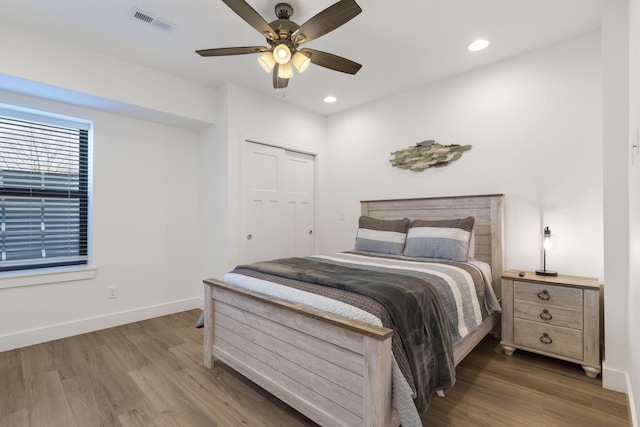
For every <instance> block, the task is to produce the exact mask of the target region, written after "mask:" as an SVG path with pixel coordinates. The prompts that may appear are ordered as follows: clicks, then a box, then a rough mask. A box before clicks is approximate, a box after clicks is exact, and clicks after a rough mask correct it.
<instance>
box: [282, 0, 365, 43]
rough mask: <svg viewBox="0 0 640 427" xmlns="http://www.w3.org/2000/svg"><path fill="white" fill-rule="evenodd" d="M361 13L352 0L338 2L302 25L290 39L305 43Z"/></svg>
mask: <svg viewBox="0 0 640 427" xmlns="http://www.w3.org/2000/svg"><path fill="white" fill-rule="evenodd" d="M360 12H362V9H360V6H358V4H357V3H356V2H355V1H354V0H340V1H339V2H338V3H335V4H333V5H331V6H329V7H328V8H326V9H325V10H323V11H322V12H320V13H318V14H317V15H315V16H313V17H311V19H309V20H308V21H307V22H305V23H304V24H302V25H301V26H300V28H298V31H296V33H295V34H294V35H293V37H292V39H293V40H294V41H295V42H296V43H298V44H302V43H306V42H308V41H311V40H313V39H317V38H318V37H320V36H323V35H325V34H327V33H328V32H330V31H333V30H335V29H336V28H338V27H339V26H341V25H343V24H345V23H347V22H349V21H350V20H352V19H353V18H355V17H356V16H358V14H359V13H360Z"/></svg>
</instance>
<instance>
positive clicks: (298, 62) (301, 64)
mask: <svg viewBox="0 0 640 427" xmlns="http://www.w3.org/2000/svg"><path fill="white" fill-rule="evenodd" d="M291 62H293V65H295V66H296V69H297V70H298V71H299V72H301V73H304V70H306V69H307V68H309V64H311V58H309V57H308V56H307V55H305V54H304V53H302V52H296V53H294V54H293V59H292V60H291Z"/></svg>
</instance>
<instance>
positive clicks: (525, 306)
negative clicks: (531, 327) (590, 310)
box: [514, 301, 583, 330]
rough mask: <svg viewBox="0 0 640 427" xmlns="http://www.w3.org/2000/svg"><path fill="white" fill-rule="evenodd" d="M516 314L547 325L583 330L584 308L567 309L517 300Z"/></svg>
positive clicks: (518, 316)
mask: <svg viewBox="0 0 640 427" xmlns="http://www.w3.org/2000/svg"><path fill="white" fill-rule="evenodd" d="M514 316H515V317H516V318H519V319H524V320H531V321H533V322H540V323H544V324H547V325H554V326H564V327H567V328H573V329H580V330H582V317H583V316H582V310H567V309H564V308H560V307H555V306H545V305H541V304H538V303H531V302H524V301H515V303H514Z"/></svg>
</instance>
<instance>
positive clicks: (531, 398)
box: [0, 310, 630, 427]
mask: <svg viewBox="0 0 640 427" xmlns="http://www.w3.org/2000/svg"><path fill="white" fill-rule="evenodd" d="M199 314H200V311H199V310H191V311H187V312H184V313H178V314H175V315H171V316H165V317H160V318H156V319H151V320H146V321H143V322H137V323H132V324H130V325H125V326H120V327H117V328H112V329H107V330H103V331H98V332H93V333H90V334H85V335H79V336H76V337H71V338H66V339H62V340H58V341H52V342H49V343H44V344H39V345H35V346H31V347H25V348H21V349H17V350H12V351H7V352H4V353H0V426H3V427H9V426H17V427H26V426H34V427H40V426H42V427H56V426H60V427H72V426H78V427H90V426H123V427H128V426H144V427H146V426H171V427H175V426H181V427H190V426H238V425H256V426H311V425H314V424H313V423H312V422H310V421H309V420H307V419H306V418H304V417H303V416H302V415H300V414H298V413H297V412H295V411H293V410H291V409H290V408H289V407H288V406H286V405H285V404H283V403H282V402H280V401H279V400H277V399H275V398H274V397H273V396H271V395H270V394H268V393H266V392H265V391H264V390H261V389H260V388H258V387H256V386H255V385H253V384H252V383H250V382H249V381H247V380H245V379H244V378H243V377H241V376H240V375H238V374H236V373H235V372H234V371H232V370H231V369H229V368H227V367H226V366H224V365H221V364H217V365H216V367H215V368H214V369H213V370H208V369H206V368H205V367H204V365H203V350H202V340H203V331H202V330H201V329H195V328H194V325H195V323H196V320H197V318H198V316H199ZM457 372H458V378H457V383H456V385H455V387H453V388H452V389H451V390H449V391H447V393H446V397H445V398H438V397H434V399H433V402H432V405H431V407H430V408H429V412H427V414H426V415H425V416H424V417H423V423H424V424H425V425H429V426H465V427H466V426H525V425H526V426H551V425H553V426H629V425H630V423H629V416H628V408H627V403H626V396H625V395H623V394H620V393H616V392H612V391H609V390H604V389H603V388H602V387H601V381H600V380H599V379H590V378H588V377H587V376H586V375H584V373H583V371H582V369H581V368H580V366H577V365H573V364H570V363H565V362H561V361H557V360H554V359H547V358H544V357H540V356H536V355H533V354H528V353H525V352H521V351H518V352H516V353H515V354H514V356H512V357H508V356H504V355H502V354H501V353H500V348H499V345H498V341H497V340H496V339H494V338H487V339H485V340H484V341H483V342H482V343H481V344H480V345H479V346H478V348H476V349H475V350H474V351H473V352H472V353H471V354H470V355H469V356H468V357H467V358H466V359H465V360H464V361H463V362H462V363H461V364H460V366H459V367H458V370H457Z"/></svg>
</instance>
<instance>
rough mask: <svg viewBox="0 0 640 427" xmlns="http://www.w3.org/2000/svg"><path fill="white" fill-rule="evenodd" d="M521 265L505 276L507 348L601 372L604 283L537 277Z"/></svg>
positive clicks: (504, 344) (504, 339)
mask: <svg viewBox="0 0 640 427" xmlns="http://www.w3.org/2000/svg"><path fill="white" fill-rule="evenodd" d="M519 272H520V271H518V270H509V271H507V272H505V273H504V274H503V275H502V340H501V341H500V344H501V345H502V348H503V350H504V353H505V354H506V355H508V356H511V355H513V352H514V351H515V350H516V349H522V350H527V351H532V352H534V353H539V354H544V355H546V356H551V357H555V358H558V359H563V360H567V361H569V362H574V363H579V364H580V365H582V368H583V369H584V371H585V373H586V374H587V375H588V376H589V377H592V378H595V377H597V376H598V374H599V373H600V320H599V319H600V314H599V313H600V299H599V295H600V283H599V282H598V280H597V279H593V278H589V277H577V276H564V275H558V276H555V277H553V276H538V275H536V274H535V273H534V272H531V271H526V272H525V274H524V276H522V277H521V276H519V275H518V273H519Z"/></svg>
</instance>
